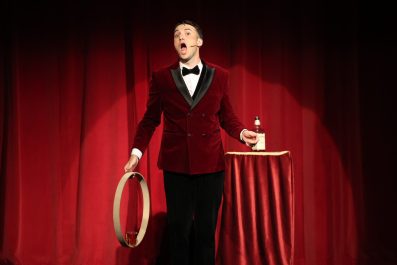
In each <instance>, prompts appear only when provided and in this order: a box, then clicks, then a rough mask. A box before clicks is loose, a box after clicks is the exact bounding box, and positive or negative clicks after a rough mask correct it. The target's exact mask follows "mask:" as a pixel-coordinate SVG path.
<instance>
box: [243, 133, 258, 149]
mask: <svg viewBox="0 0 397 265" xmlns="http://www.w3.org/2000/svg"><path fill="white" fill-rule="evenodd" d="M256 135H257V134H256V132H253V131H248V130H246V131H244V132H243V134H242V138H243V141H244V142H245V143H246V144H247V145H249V146H252V145H254V144H256V143H257V142H258V138H257V137H256Z"/></svg>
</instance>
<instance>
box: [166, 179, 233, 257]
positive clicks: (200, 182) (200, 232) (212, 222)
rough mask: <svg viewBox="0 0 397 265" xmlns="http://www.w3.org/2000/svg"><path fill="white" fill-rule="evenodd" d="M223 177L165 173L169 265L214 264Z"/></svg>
mask: <svg viewBox="0 0 397 265" xmlns="http://www.w3.org/2000/svg"><path fill="white" fill-rule="evenodd" d="M224 175H225V174H224V171H221V172H216V173H211V174H199V175H186V174H179V173H173V172H167V171H165V172H164V187H165V195H166V200H167V220H168V235H169V240H170V242H169V250H170V260H171V263H170V265H193V264H194V265H215V229H216V223H217V219H218V209H219V206H220V203H221V200H222V194H223V182H224Z"/></svg>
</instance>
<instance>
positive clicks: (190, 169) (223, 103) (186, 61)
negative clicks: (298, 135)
mask: <svg viewBox="0 0 397 265" xmlns="http://www.w3.org/2000/svg"><path fill="white" fill-rule="evenodd" d="M202 45H203V34H202V31H201V28H200V27H199V26H198V25H197V24H196V23H194V22H192V21H187V20H185V21H182V22H180V23H178V24H177V25H176V27H175V29H174V47H175V50H176V52H177V53H178V56H179V62H177V63H175V64H173V65H171V66H169V67H166V68H163V69H161V70H159V71H157V72H155V73H153V75H152V80H151V83H150V89H149V99H148V102H147V109H146V112H145V114H144V116H143V118H142V120H141V121H140V123H139V124H138V128H137V131H136V135H135V139H134V144H133V149H132V152H131V157H130V159H129V161H128V162H127V164H126V165H125V167H124V170H125V171H126V172H127V171H132V170H134V168H135V167H136V166H137V164H138V161H139V159H140V157H141V156H142V153H143V152H144V151H145V149H146V147H147V146H148V144H149V141H150V139H151V137H152V135H153V132H154V130H155V128H156V127H157V126H158V125H159V124H160V119H161V114H163V122H164V124H163V125H164V126H163V127H164V128H163V136H162V141H161V148H160V153H159V158H158V166H159V168H160V169H163V172H164V187H165V194H166V201H167V219H168V229H169V230H168V231H169V236H170V243H169V246H170V258H171V264H172V265H188V264H189V260H190V259H191V258H190V257H189V249H190V247H191V244H193V246H194V262H195V264H197V265H213V264H215V229H216V222H217V214H218V209H219V206H220V202H221V198H222V193H223V181H224V151H223V146H222V140H221V133H220V127H222V128H223V129H224V130H225V131H226V132H227V133H228V134H229V135H230V136H232V137H234V138H236V139H238V140H240V141H242V142H244V143H246V144H247V145H252V144H255V143H256V142H257V139H256V133H255V132H252V131H249V130H246V129H244V126H243V125H242V124H241V123H240V122H239V120H238V119H237V117H236V116H235V115H234V113H233V110H232V106H231V104H230V102H229V97H228V72H227V71H226V70H224V69H223V68H221V67H219V66H216V65H213V64H210V63H208V62H204V61H202V60H201V59H200V47H202ZM192 226H194V229H193V230H194V232H195V233H194V236H193V238H194V242H189V238H190V237H189V234H190V231H191V227H192Z"/></svg>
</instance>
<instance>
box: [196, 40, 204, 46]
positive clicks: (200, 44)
mask: <svg viewBox="0 0 397 265" xmlns="http://www.w3.org/2000/svg"><path fill="white" fill-rule="evenodd" d="M197 46H198V47H201V46H203V39H200V38H199V39H198V40H197Z"/></svg>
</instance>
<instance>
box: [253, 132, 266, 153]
mask: <svg viewBox="0 0 397 265" xmlns="http://www.w3.org/2000/svg"><path fill="white" fill-rule="evenodd" d="M257 138H258V142H257V143H256V144H255V145H254V146H253V147H252V150H254V151H264V150H265V149H266V141H265V134H264V133H258V134H257Z"/></svg>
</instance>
